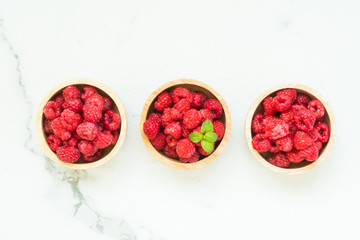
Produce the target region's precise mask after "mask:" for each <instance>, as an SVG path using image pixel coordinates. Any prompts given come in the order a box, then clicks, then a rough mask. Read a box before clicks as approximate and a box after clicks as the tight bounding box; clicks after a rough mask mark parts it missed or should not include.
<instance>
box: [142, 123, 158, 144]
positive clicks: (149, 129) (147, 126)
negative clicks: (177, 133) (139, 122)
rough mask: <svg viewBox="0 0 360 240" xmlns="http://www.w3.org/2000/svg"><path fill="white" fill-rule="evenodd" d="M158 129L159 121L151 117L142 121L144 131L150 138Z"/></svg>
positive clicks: (153, 136)
mask: <svg viewBox="0 0 360 240" xmlns="http://www.w3.org/2000/svg"><path fill="white" fill-rule="evenodd" d="M159 129H160V123H159V121H158V120H156V119H154V118H152V119H148V120H146V121H145V122H144V133H145V135H146V136H147V137H148V138H149V139H150V140H152V139H154V138H155V137H156V135H157V134H158V132H159Z"/></svg>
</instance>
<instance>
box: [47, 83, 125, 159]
mask: <svg viewBox="0 0 360 240" xmlns="http://www.w3.org/2000/svg"><path fill="white" fill-rule="evenodd" d="M83 89H84V90H83V92H81V91H80V89H79V88H78V87H76V86H74V85H70V86H67V87H65V88H64V89H63V90H62V93H60V94H58V95H56V96H55V97H53V98H52V99H51V100H50V101H49V102H48V103H47V104H46V105H45V107H44V109H43V113H44V116H45V118H44V121H43V129H44V132H45V133H46V135H47V137H46V142H47V143H48V144H49V147H50V149H51V150H52V151H54V152H56V155H57V157H58V158H59V159H60V160H61V161H63V162H69V163H75V162H79V161H80V160H79V159H80V157H81V156H82V159H83V160H84V161H85V162H93V161H97V160H99V159H100V158H101V157H102V151H103V149H104V148H106V147H108V146H111V145H115V144H116V142H117V140H118V138H119V128H120V124H121V118H120V115H119V114H117V113H116V112H114V111H113V110H111V109H112V107H113V105H114V103H113V101H112V100H111V98H109V97H107V96H102V95H100V94H99V93H98V91H97V90H96V88H94V87H93V86H84V88H83Z"/></svg>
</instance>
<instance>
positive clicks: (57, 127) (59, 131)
mask: <svg viewBox="0 0 360 240" xmlns="http://www.w3.org/2000/svg"><path fill="white" fill-rule="evenodd" d="M51 128H52V129H53V131H54V134H55V136H57V137H58V138H60V139H61V140H68V139H69V138H71V132H70V131H69V130H66V129H65V128H64V127H63V125H62V120H61V117H58V118H55V119H54V120H52V121H51Z"/></svg>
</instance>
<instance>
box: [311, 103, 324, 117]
mask: <svg viewBox="0 0 360 240" xmlns="http://www.w3.org/2000/svg"><path fill="white" fill-rule="evenodd" d="M308 109H310V110H311V111H313V112H314V113H315V116H316V119H320V118H322V116H324V114H325V108H324V105H323V104H322V103H321V102H320V101H319V100H312V101H311V102H309V104H308Z"/></svg>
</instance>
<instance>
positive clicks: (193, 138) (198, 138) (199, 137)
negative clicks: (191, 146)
mask: <svg viewBox="0 0 360 240" xmlns="http://www.w3.org/2000/svg"><path fill="white" fill-rule="evenodd" d="M189 138H190V140H191V141H192V142H193V143H198V142H200V141H201V140H202V139H203V135H202V134H201V133H198V132H193V133H190V134H189Z"/></svg>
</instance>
